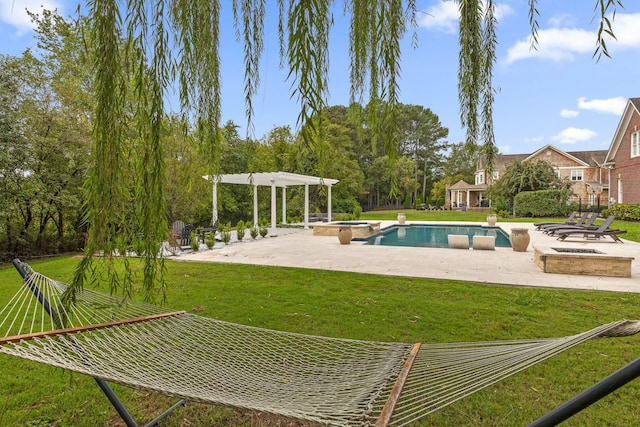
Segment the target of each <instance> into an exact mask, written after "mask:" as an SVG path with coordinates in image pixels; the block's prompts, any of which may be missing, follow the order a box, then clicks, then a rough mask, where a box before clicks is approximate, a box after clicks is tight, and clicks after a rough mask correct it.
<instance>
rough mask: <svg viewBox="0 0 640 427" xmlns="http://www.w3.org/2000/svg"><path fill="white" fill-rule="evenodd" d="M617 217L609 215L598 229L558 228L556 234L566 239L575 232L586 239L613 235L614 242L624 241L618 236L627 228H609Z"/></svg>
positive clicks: (559, 237) (559, 238) (561, 238)
mask: <svg viewBox="0 0 640 427" xmlns="http://www.w3.org/2000/svg"><path fill="white" fill-rule="evenodd" d="M614 219H616V218H615V217H614V216H610V217H608V218H607V219H606V220H605V221H604V222H603V223H602V225H600V226H599V227H598V228H596V229H591V230H584V229H566V230H557V231H556V235H557V236H558V240H564V239H566V238H567V237H569V236H572V235H575V234H582V236H583V238H585V239H589V238H591V239H600V238H602V237H607V236H609V237H611V238H612V239H613V241H614V242H620V243H623V242H622V240H620V238H619V237H618V235H619V234H624V233H626V232H627V230H618V229H612V228H609V226H610V225H611V223H612V222H613V220H614Z"/></svg>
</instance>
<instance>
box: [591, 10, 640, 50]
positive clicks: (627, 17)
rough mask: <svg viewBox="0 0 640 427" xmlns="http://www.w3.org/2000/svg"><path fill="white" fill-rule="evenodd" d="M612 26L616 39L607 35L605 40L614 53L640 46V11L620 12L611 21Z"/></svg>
mask: <svg viewBox="0 0 640 427" xmlns="http://www.w3.org/2000/svg"><path fill="white" fill-rule="evenodd" d="M610 18H611V17H610ZM611 26H612V28H613V33H614V34H615V36H616V39H612V38H611V37H607V38H605V42H606V43H607V48H608V49H609V51H610V52H611V53H612V54H614V53H615V52H616V51H618V50H624V49H637V48H640V31H638V28H639V27H640V13H634V14H631V13H627V14H622V13H618V14H616V17H615V19H614V20H613V21H612V22H611ZM594 40H595V39H594Z"/></svg>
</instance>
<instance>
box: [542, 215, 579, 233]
mask: <svg viewBox="0 0 640 427" xmlns="http://www.w3.org/2000/svg"><path fill="white" fill-rule="evenodd" d="M576 216H578V211H573V212H571V214H570V215H569V216H568V217H567V219H565V220H564V222H556V221H547V222H534V223H533V225H534V226H535V227H536V230H540V229H541V228H544V227H545V226H547V225H563V224H564V225H575V223H576V221H575V217H576Z"/></svg>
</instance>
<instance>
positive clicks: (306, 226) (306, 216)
mask: <svg viewBox="0 0 640 427" xmlns="http://www.w3.org/2000/svg"><path fill="white" fill-rule="evenodd" d="M304 229H305V230H308V229H309V184H305V185H304Z"/></svg>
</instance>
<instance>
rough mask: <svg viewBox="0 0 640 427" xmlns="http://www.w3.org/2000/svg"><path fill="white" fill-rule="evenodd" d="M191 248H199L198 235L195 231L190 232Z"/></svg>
mask: <svg viewBox="0 0 640 427" xmlns="http://www.w3.org/2000/svg"><path fill="white" fill-rule="evenodd" d="M190 236H191V243H190V246H191V250H193V251H194V252H197V251H198V249H200V236H198V233H196V232H195V231H192V232H191V235H190Z"/></svg>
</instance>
